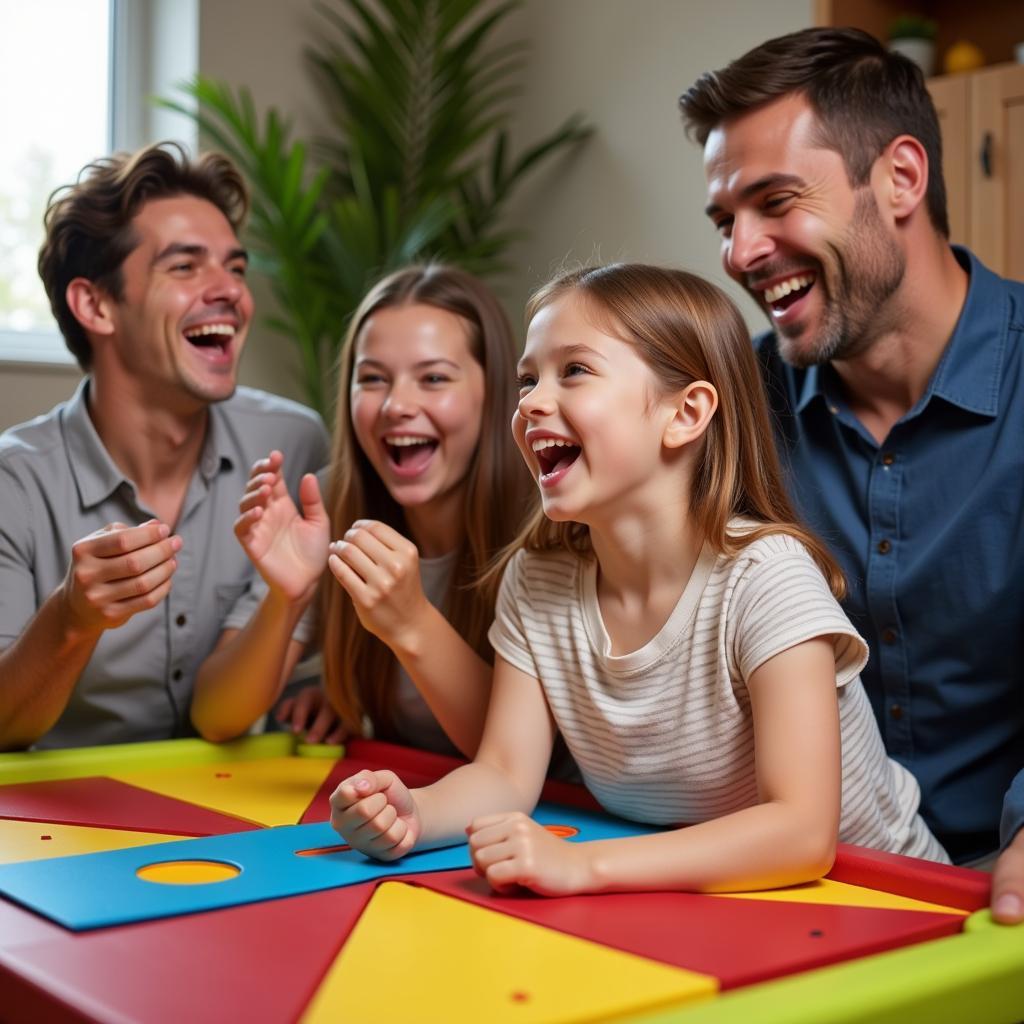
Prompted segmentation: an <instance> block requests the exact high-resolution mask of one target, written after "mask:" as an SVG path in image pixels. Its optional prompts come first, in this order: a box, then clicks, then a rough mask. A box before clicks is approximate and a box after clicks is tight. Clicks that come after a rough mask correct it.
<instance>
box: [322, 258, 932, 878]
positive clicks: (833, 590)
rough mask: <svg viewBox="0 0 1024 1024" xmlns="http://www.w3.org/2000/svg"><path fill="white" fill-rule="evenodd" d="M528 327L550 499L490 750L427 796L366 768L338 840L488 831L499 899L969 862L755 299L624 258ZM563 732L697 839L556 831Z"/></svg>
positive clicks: (411, 842)
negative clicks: (883, 679)
mask: <svg viewBox="0 0 1024 1024" xmlns="http://www.w3.org/2000/svg"><path fill="white" fill-rule="evenodd" d="M528 317H529V330H528V333H527V344H526V349H525V352H524V354H523V357H522V359H521V361H520V364H519V376H520V380H519V406H518V411H517V414H516V416H515V418H514V420H513V432H514V434H515V438H516V441H517V443H518V445H519V448H520V450H521V452H522V454H523V457H524V459H525V460H526V463H527V465H528V466H529V468H530V470H531V472H532V473H533V476H534V478H535V479H536V481H537V485H538V487H539V489H540V494H541V500H542V504H543V511H542V513H538V515H537V516H536V518H535V519H534V520H533V521H532V522H531V523H530V524H529V526H528V527H527V528H526V529H525V530H524V532H523V534H522V535H521V537H520V538H519V542H518V544H517V545H513V548H512V551H514V554H510V557H508V558H507V560H506V565H505V569H504V577H503V579H502V582H501V592H500V596H499V599H498V605H497V613H496V615H497V617H496V621H495V623H494V626H493V628H492V630H491V633H490V636H491V642H492V644H493V646H494V649H495V651H496V654H497V658H496V665H495V673H494V690H493V696H492V699H491V708H490V711H489V714H488V718H487V728H486V731H485V733H484V737H483V740H482V743H481V746H480V750H479V753H478V754H477V757H476V761H475V762H474V763H472V764H470V765H467V766H465V767H463V768H459V769H457V770H456V771H455V772H453V773H452V774H450V775H448V776H447V777H446V778H444V779H442V780H441V781H440V782H438V783H437V784H435V785H433V786H430V787H428V788H425V789H419V790H414V791H412V792H410V791H409V790H408V789H407V788H406V787H405V786H404V785H403V784H402V783H401V781H400V780H399V779H397V778H396V777H395V776H394V774H393V773H391V772H388V771H377V772H369V771H365V772H360V773H358V774H356V775H354V776H353V777H351V778H350V779H347V780H346V781H345V782H343V783H342V784H341V785H340V786H339V787H338V789H337V790H336V791H335V793H334V795H333V797H332V810H333V813H332V821H333V823H334V825H335V828H336V829H337V830H338V831H339V832H340V833H341V835H342V836H343V837H344V838H345V840H346V841H347V842H349V843H350V844H351V845H352V846H353V847H356V848H357V849H359V850H362V851H364V852H366V853H368V854H370V855H372V856H375V857H377V858H380V859H382V860H392V859H394V858H397V857H400V856H402V855H403V854H404V853H406V852H408V851H409V850H411V849H413V848H414V847H423V846H432V845H441V844H445V843H453V842H456V841H458V840H459V839H460V838H462V837H463V836H464V834H465V833H468V835H469V846H470V851H471V853H472V857H473V862H474V865H475V867H476V870H477V871H478V872H479V873H480V874H481V875H484V876H485V877H486V878H487V879H488V880H489V881H490V883H491V884H492V886H494V887H495V888H496V889H498V890H504V889H507V888H508V887H510V886H513V885H517V884H518V885H522V886H526V887H528V888H530V889H532V890H534V891H536V892H538V893H542V894H546V895H556V894H559V895H560V894H569V893H582V892H598V891H606V890H633V889H687V890H704V891H714V890H728V889H751V888H759V887H772V886H780V885H790V884H794V883H798V882H803V881H807V880H810V879H814V878H817V877H820V876H821V875H822V874H824V873H825V872H827V871H828V869H829V867H830V865H831V863H832V860H833V857H834V853H835V847H836V841H837V838H838V839H842V840H843V841H845V842H852V843H859V844H862V845H866V846H872V847H875V848H878V849H884V850H891V851H894V852H899V853H904V854H911V855H914V856H921V857H928V858H932V859H935V860H946V856H945V853H944V851H943V850H942V848H941V847H940V846H939V844H938V843H937V842H936V840H935V839H934V837H933V836H932V835H931V834H930V833H929V831H928V829H927V828H926V826H925V824H924V823H923V821H922V820H921V818H920V817H919V816H918V814H917V806H918V800H919V793H918V788H917V785H916V783H915V781H914V779H913V777H912V776H911V775H910V774H909V773H908V772H907V771H906V770H905V769H903V768H902V767H901V766H899V765H898V764H896V763H895V762H893V761H891V760H890V759H889V758H888V757H887V756H886V754H885V751H884V749H883V747H882V742H881V738H880V736H879V733H878V729H877V726H876V723H875V720H874V718H873V716H872V712H871V708H870V706H869V704H868V701H867V698H866V696H865V693H864V690H863V688H862V686H861V683H860V679H859V676H858V673H859V671H860V669H861V667H862V666H863V665H864V662H865V660H866V657H867V650H866V647H865V644H864V642H863V641H862V640H861V638H860V636H858V634H857V633H856V631H855V630H854V629H853V627H852V626H851V625H850V623H849V622H848V620H847V619H846V617H845V615H844V614H843V612H842V611H841V609H840V607H839V605H838V604H837V601H836V598H837V597H838V596H840V595H841V593H842V588H843V581H842V577H841V574H840V571H839V569H838V567H837V565H836V563H835V561H834V560H833V559H832V557H831V556H830V555H829V553H828V552H827V551H826V549H825V548H824V547H823V545H822V544H821V542H820V541H818V540H817V539H815V538H814V537H813V536H812V535H811V534H809V533H808V532H807V531H806V530H805V529H804V528H802V527H801V526H799V525H798V524H797V522H796V518H795V516H794V513H793V510H792V509H791V507H790V505H789V502H788V500H787V499H786V497H785V492H784V489H783V484H782V479H781V473H780V468H779V463H778V458H777V455H776V452H775V448H774V444H773V438H772V430H771V425H770V423H769V418H768V413H767V409H766V403H765V400H764V396H763V393H762V384H761V380H760V376H759V374H758V370H757V365H756V362H755V356H754V353H753V350H752V348H751V345H750V341H749V336H748V334H747V330H746V327H745V325H744V323H743V320H742V318H741V317H740V315H739V312H738V311H737V310H736V308H735V307H734V306H733V305H732V303H731V302H730V301H729V300H728V299H727V298H726V297H725V296H724V295H723V294H722V293H721V292H720V291H719V290H718V289H717V288H715V287H714V286H712V285H710V284H708V283H707V282H705V281H703V280H701V279H700V278H698V277H695V276H693V275H691V274H687V273H683V272H681V271H674V270H666V269H660V268H656V267H648V266H638V265H616V266H611V267H607V268H604V269H591V270H584V271H580V272H576V273H572V274H569V275H567V276H564V277H562V278H560V279H558V280H556V281H555V282H553V283H552V284H550V285H548V286H547V287H546V288H544V289H543V290H541V292H539V293H538V294H537V295H536V296H535V297H534V299H533V300H532V301H531V304H530V307H529V309H528ZM516 547H518V550H515V548H516ZM556 727H557V728H558V729H560V730H561V732H562V734H563V736H564V737H565V739H566V741H567V743H568V746H569V749H570V751H571V752H572V754H573V756H574V757H575V759H576V761H577V763H578V765H579V767H580V770H581V772H582V774H583V778H584V781H585V782H586V784H587V786H588V787H589V788H590V790H591V791H592V792H593V793H594V795H595V796H596V797H597V798H598V799H599V800H600V801H601V803H602V804H603V805H604V807H606V808H607V809H608V810H609V811H611V812H614V813H615V814H618V815H621V816H623V817H627V818H631V819H634V820H637V821H642V822H646V823H650V824H656V825H665V826H677V825H679V824H685V825H688V826H689V827H686V828H672V829H670V830H668V831H665V832H660V833H657V834H653V835H649V836H643V837H638V838H627V839H615V840H605V841H595V842H589V843H578V844H575V843H567V842H565V841H564V840H561V839H559V838H557V837H555V836H554V835H552V834H551V833H550V832H548V831H546V830H545V829H544V828H542V827H541V826H539V825H537V824H535V823H534V822H533V821H532V820H531V819H530V818H529V817H527V815H528V813H529V812H530V811H531V810H532V809H533V807H534V806H535V804H536V801H537V799H538V794H539V792H540V788H541V783H542V781H543V778H544V768H545V765H546V764H547V757H548V754H549V752H550V749H551V743H552V738H553V736H554V734H555V729H556Z"/></svg>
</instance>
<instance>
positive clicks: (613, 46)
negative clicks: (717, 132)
mask: <svg viewBox="0 0 1024 1024" xmlns="http://www.w3.org/2000/svg"><path fill="white" fill-rule="evenodd" d="M812 22H813V0H771V2H770V3H764V2H761V0H527V2H526V3H524V4H523V6H522V7H521V8H520V9H518V10H517V11H516V12H515V13H514V14H513V15H512V17H510V18H509V21H508V24H507V25H506V28H505V31H506V34H507V35H508V36H509V37H515V38H521V39H525V40H527V41H528V42H529V44H530V46H531V59H530V64H529V68H528V71H527V73H526V75H525V76H524V78H525V83H524V84H525V89H524V92H523V94H522V96H521V97H519V98H518V99H517V101H516V108H515V116H514V120H513V125H512V135H513V141H517V142H518V143H519V144H520V145H524V144H527V143H529V142H531V141H533V140H534V139H536V138H537V137H539V136H540V135H542V134H543V133H545V132H547V131H550V130H552V129H554V128H555V127H556V126H557V125H558V124H560V123H561V122H562V120H564V118H565V117H566V116H567V115H568V114H570V113H571V112H573V111H581V112H583V113H584V114H585V115H586V116H587V118H588V119H589V120H590V122H591V123H592V124H593V125H594V126H595V128H596V132H595V134H594V136H593V137H592V138H591V139H590V140H589V141H588V142H587V143H586V144H585V145H584V146H583V147H582V148H581V149H580V150H579V151H578V152H577V153H576V154H574V155H572V156H570V157H568V158H565V159H562V160H560V161H558V162H557V163H556V164H555V165H552V166H548V167H545V168H542V169H541V170H540V171H539V172H538V173H537V174H536V175H535V177H534V178H533V179H531V180H529V181H528V182H527V183H526V184H525V186H524V187H523V189H522V191H521V192H520V193H519V195H517V196H516V197H515V198H514V200H513V205H512V207H511V209H510V211H509V214H510V221H511V225H512V226H513V227H515V228H517V229H521V230H523V231H524V232H526V233H527V236H526V237H525V238H524V239H523V240H522V241H520V242H518V243H517V244H516V245H515V247H514V248H513V250H512V253H511V262H512V264H513V266H514V267H515V270H514V271H513V272H511V273H510V274H508V275H507V276H506V277H505V278H504V279H502V280H499V281H496V282H495V285H496V287H497V288H498V290H499V292H500V293H501V295H502V297H503V299H504V300H505V302H506V304H507V306H508V308H509V311H510V313H511V314H512V316H513V322H514V323H516V324H517V325H518V324H519V322H520V319H521V310H522V306H523V303H524V301H525V299H526V296H527V295H528V294H529V292H530V291H532V290H533V288H535V287H536V286H537V285H538V284H540V283H541V282H543V281H544V280H545V279H546V278H547V277H548V276H549V275H550V273H551V272H552V270H553V269H555V268H557V266H558V265H559V264H561V263H562V262H564V261H573V262H580V261H584V262H591V261H594V260H601V261H610V260H620V259H629V260H644V261H650V262H658V263H671V264H676V265H680V266H684V267H687V268H688V269H690V270H694V271H696V272H698V273H702V274H705V275H706V276H708V277H710V278H711V279H713V280H715V281H717V282H718V283H720V284H723V285H726V286H727V287H728V288H729V290H730V291H731V293H732V294H734V295H735V296H736V297H737V299H738V301H739V302H740V304H741V306H742V307H743V308H744V312H745V313H746V315H747V318H748V321H749V322H750V324H751V326H752V327H755V328H757V327H760V326H761V324H762V321H761V319H760V315H759V314H758V313H757V312H756V310H755V309H754V307H753V304H752V303H750V302H749V300H747V298H746V297H745V296H744V295H742V293H740V292H739V290H738V289H735V288H734V287H733V286H732V285H731V284H730V283H729V282H728V281H727V280H726V279H725V277H724V275H723V273H722V271H721V269H720V266H719V263H718V255H717V242H716V238H715V235H714V232H713V231H712V230H711V227H710V226H709V224H708V223H707V222H706V219H705V217H704V215H703V213H702V209H703V205H704V181H703V174H702V170H701V163H700V153H699V151H698V149H697V148H696V147H695V146H694V145H692V144H691V143H690V142H689V141H688V140H687V139H686V137H685V135H684V133H683V130H682V127H681V124H680V121H679V116H678V113H677V108H676V101H677V99H678V96H679V94H680V93H681V92H682V91H683V90H684V89H685V88H686V87H687V86H688V85H689V84H690V83H691V82H692V81H693V79H695V78H696V77H697V75H698V74H700V72H701V71H703V70H705V69H706V68H709V67H718V66H720V65H722V64H724V63H726V62H728V61H729V60H731V59H732V58H734V57H737V56H739V55H740V54H741V53H743V52H744V51H745V50H747V49H749V48H750V47H751V46H754V45H756V44H757V43H759V42H761V41H762V40H764V39H768V38H770V37H771V36H775V35H781V34H782V33H784V32H789V31H792V30H794V29H798V28H802V27H805V26H807V25H810V24H812ZM319 23H320V22H319V18H318V17H317V16H316V14H315V13H314V10H313V6H312V2H311V0H244V2H243V0H200V7H199V27H198V34H199V70H200V72H201V73H202V74H205V75H209V76H211V77H214V78H219V79H222V80H224V81H227V82H229V83H231V84H232V85H235V86H238V85H246V86H247V87H248V88H249V89H250V90H251V91H252V93H253V96H254V99H255V101H256V104H257V106H258V107H260V108H265V107H266V106H268V105H274V106H276V107H277V108H278V109H279V110H281V111H282V112H285V113H287V114H288V115H289V116H290V117H291V118H292V121H293V123H294V125H295V129H296V131H297V132H298V133H300V134H306V133H308V132H309V131H311V130H315V129H320V128H323V127H324V125H323V123H322V121H321V120H320V116H319V113H318V105H317V96H316V93H315V90H314V88H313V86H312V84H311V80H310V77H309V75H308V73H307V72H306V68H305V65H304V61H303V48H304V47H305V46H306V45H308V44H309V42H310V41H311V40H312V39H314V38H315V32H316V29H317V26H318V24H319ZM255 292H256V301H257V309H258V310H259V311H261V312H263V313H267V312H269V311H270V298H269V295H268V294H267V291H266V289H265V287H264V286H263V285H262V284H261V282H259V281H258V280H257V281H256V282H255ZM78 379H79V374H78V372H77V370H76V369H74V368H71V367H68V368H63V367H60V368H57V367H46V368H40V367H32V366H19V365H16V364H11V363H3V364H0V429H3V428H5V427H8V426H10V425H12V424H14V423H18V422H21V421H23V420H26V419H29V418H30V417H32V416H34V415H37V414H38V413H41V412H45V411H46V410H47V409H49V408H51V407H52V406H53V405H54V404H55V403H56V402H59V401H61V400H62V399H64V398H65V397H67V396H68V395H69V394H70V393H71V391H72V390H73V389H74V387H75V385H76V383H77V381H78ZM241 380H242V383H244V384H249V385H252V386H254V387H261V388H265V389H266V390H268V391H276V392H278V393H280V394H285V395H288V396H290V397H294V398H301V394H300V391H299V389H298V386H297V383H296V376H295V361H294V355H293V352H292V347H291V345H290V343H289V342H288V340H287V339H285V338H283V337H281V336H279V335H276V334H274V333H273V332H271V331H269V330H268V329H266V328H265V327H263V326H262V325H257V326H256V327H255V329H254V330H253V332H252V333H251V335H250V340H249V344H248V350H247V352H246V355H245V359H244V361H243V364H242V373H241Z"/></svg>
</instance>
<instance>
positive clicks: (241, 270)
mask: <svg viewBox="0 0 1024 1024" xmlns="http://www.w3.org/2000/svg"><path fill="white" fill-rule="evenodd" d="M248 270H249V268H248V266H247V265H246V264H245V263H239V264H237V265H235V266H233V267H231V273H232V274H234V275H235V277H245V275H246V273H247V272H248Z"/></svg>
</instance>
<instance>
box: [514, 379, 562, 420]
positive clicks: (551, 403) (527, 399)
mask: <svg viewBox="0 0 1024 1024" xmlns="http://www.w3.org/2000/svg"><path fill="white" fill-rule="evenodd" d="M554 408H555V399H554V394H553V392H552V389H551V388H550V387H548V386H547V385H546V384H545V382H544V381H543V380H538V381H537V383H536V384H534V385H533V387H532V388H530V390H529V391H527V392H526V393H525V394H524V395H523V396H522V397H521V398H520V399H519V405H518V406H517V411H518V413H519V415H520V416H522V418H523V419H524V420H536V419H540V418H542V417H544V416H550V415H551V413H552V412H554Z"/></svg>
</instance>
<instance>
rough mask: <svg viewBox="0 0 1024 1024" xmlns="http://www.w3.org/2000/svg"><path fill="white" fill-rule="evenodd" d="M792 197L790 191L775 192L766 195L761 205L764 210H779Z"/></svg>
mask: <svg viewBox="0 0 1024 1024" xmlns="http://www.w3.org/2000/svg"><path fill="white" fill-rule="evenodd" d="M792 198H793V193H792V192H784V193H781V194H778V193H776V194H775V195H770V196H768V197H767V198H766V199H765V201H764V203H763V204H762V205H763V206H764V209H766V210H781V209H782V208H783V207H784V206H785V205H786V204H787V203H788V202H789V201H790V200H791V199H792Z"/></svg>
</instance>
